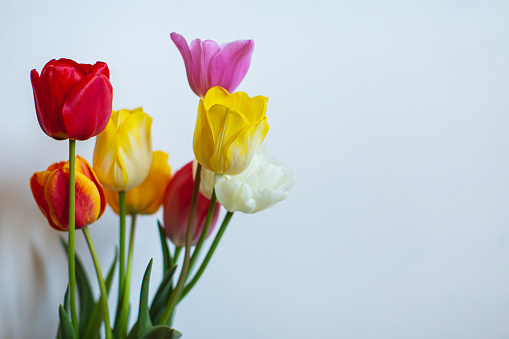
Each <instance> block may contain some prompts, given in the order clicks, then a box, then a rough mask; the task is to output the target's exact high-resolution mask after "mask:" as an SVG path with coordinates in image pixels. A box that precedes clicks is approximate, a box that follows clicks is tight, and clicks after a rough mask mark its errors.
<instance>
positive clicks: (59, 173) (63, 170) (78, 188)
mask: <svg viewBox="0 0 509 339" xmlns="http://www.w3.org/2000/svg"><path fill="white" fill-rule="evenodd" d="M30 188H31V189H32V194H33V195H34V198H35V201H36V203H37V205H38V206H39V208H40V210H41V212H42V213H43V214H44V216H45V217H46V218H47V219H48V222H49V224H50V226H51V227H53V228H54V229H56V230H58V231H67V230H68V227H69V224H68V222H69V162H68V161H67V162H63V161H62V162H59V163H55V164H53V165H51V166H49V167H48V169H47V170H46V171H42V172H35V173H34V175H33V176H32V178H30ZM75 199H76V200H75V201H76V205H75V211H76V214H75V221H76V229H80V228H83V227H85V226H87V225H90V224H91V223H93V222H95V221H96V220H97V219H99V217H100V216H101V215H102V214H103V213H104V210H105V208H106V196H105V195H104V192H103V189H102V187H101V184H100V183H99V180H98V178H97V176H96V175H95V173H94V170H93V169H92V167H91V166H90V164H89V163H88V162H87V161H86V160H85V159H83V158H82V157H80V156H77V157H76V171H75Z"/></svg>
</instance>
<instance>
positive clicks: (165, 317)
mask: <svg viewBox="0 0 509 339" xmlns="http://www.w3.org/2000/svg"><path fill="white" fill-rule="evenodd" d="M195 178H196V179H195V180H194V187H193V197H192V200H191V208H190V210H189V220H188V222H187V233H186V251H185V253H184V263H183V265H182V270H181V271H180V276H179V280H178V282H177V286H176V287H175V289H174V290H173V292H172V293H171V296H170V300H168V303H167V304H166V307H165V308H164V311H163V314H162V316H161V318H160V319H159V322H158V324H159V325H163V324H166V323H167V321H169V320H171V318H170V316H171V315H172V313H173V309H174V308H175V306H176V305H177V301H178V300H179V299H180V292H181V290H182V287H184V284H185V282H186V279H187V272H188V269H189V262H190V261H191V242H192V240H193V231H194V218H195V215H196V206H197V205H198V193H199V189H200V178H201V165H200V164H198V167H197V168H196V176H195Z"/></svg>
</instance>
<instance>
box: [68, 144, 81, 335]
mask: <svg viewBox="0 0 509 339" xmlns="http://www.w3.org/2000/svg"><path fill="white" fill-rule="evenodd" d="M75 153H76V140H72V139H69V227H68V229H69V240H68V243H69V246H68V251H69V252H68V257H69V288H70V290H71V319H72V326H73V328H74V332H75V334H76V338H78V337H79V332H78V313H77V312H76V268H75V263H74V260H75V257H74V255H75V254H74V237H75V234H74V233H75V227H76V225H75V224H74V218H75V207H74V204H75V195H74V185H75V184H74V171H75V167H76V166H75V158H74V157H75Z"/></svg>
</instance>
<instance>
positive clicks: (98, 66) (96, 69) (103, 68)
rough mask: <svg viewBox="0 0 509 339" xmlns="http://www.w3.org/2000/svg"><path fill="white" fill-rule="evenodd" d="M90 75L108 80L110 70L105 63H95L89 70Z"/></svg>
mask: <svg viewBox="0 0 509 339" xmlns="http://www.w3.org/2000/svg"><path fill="white" fill-rule="evenodd" d="M90 73H93V74H102V75H104V76H105V77H106V78H108V79H109V78H110V69H109V68H108V65H107V64H106V63H105V62H101V61H98V62H96V63H95V65H94V66H93V67H92V69H91V70H90ZM90 73H89V74H90Z"/></svg>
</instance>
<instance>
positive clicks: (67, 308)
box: [57, 284, 71, 339]
mask: <svg viewBox="0 0 509 339" xmlns="http://www.w3.org/2000/svg"><path fill="white" fill-rule="evenodd" d="M70 309H71V303H70V301H69V284H67V288H66V289H65V295H64V310H65V311H66V312H67V314H69V312H71V311H70ZM57 339H62V333H61V331H60V324H58V329H57Z"/></svg>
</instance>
